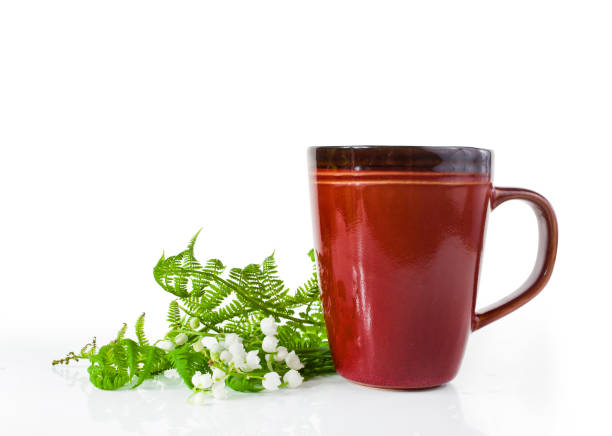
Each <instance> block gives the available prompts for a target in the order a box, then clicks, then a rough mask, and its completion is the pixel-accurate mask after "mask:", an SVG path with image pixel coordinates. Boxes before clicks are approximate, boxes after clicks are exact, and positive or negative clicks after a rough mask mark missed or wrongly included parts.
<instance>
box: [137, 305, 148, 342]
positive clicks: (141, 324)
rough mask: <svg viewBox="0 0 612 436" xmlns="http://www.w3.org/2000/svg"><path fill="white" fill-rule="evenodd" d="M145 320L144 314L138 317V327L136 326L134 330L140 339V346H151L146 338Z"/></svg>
mask: <svg viewBox="0 0 612 436" xmlns="http://www.w3.org/2000/svg"><path fill="white" fill-rule="evenodd" d="M144 318H145V314H144V312H143V314H142V315H140V316H139V317H138V320H137V321H136V325H135V326H134V330H136V337H137V338H138V344H139V345H149V341H148V340H147V337H146V336H145V332H144Z"/></svg>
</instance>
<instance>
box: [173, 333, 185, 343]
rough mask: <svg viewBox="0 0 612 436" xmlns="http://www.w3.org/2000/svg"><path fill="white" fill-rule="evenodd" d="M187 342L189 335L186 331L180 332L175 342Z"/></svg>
mask: <svg viewBox="0 0 612 436" xmlns="http://www.w3.org/2000/svg"><path fill="white" fill-rule="evenodd" d="M185 342H187V335H186V334H185V333H179V334H178V335H176V336H175V337H174V343H175V344H176V345H183V344H184V343H185Z"/></svg>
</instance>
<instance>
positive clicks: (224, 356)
mask: <svg viewBox="0 0 612 436" xmlns="http://www.w3.org/2000/svg"><path fill="white" fill-rule="evenodd" d="M219 357H220V358H221V360H222V361H224V362H230V361H231V360H232V358H233V356H232V353H230V352H229V351H228V350H223V351H221V354H220V355H219Z"/></svg>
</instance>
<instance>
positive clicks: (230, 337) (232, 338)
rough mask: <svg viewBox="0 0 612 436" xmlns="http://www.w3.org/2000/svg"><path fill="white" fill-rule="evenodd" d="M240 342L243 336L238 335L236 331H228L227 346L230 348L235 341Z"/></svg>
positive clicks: (226, 336)
mask: <svg viewBox="0 0 612 436" xmlns="http://www.w3.org/2000/svg"><path fill="white" fill-rule="evenodd" d="M236 342H240V343H242V338H241V337H240V336H238V335H237V334H236V333H228V334H226V335H225V346H226V347H227V348H229V347H230V346H231V345H232V344H233V343H236Z"/></svg>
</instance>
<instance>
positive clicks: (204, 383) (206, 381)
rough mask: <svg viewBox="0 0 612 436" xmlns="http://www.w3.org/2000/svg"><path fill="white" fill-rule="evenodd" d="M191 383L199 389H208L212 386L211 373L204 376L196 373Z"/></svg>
mask: <svg viewBox="0 0 612 436" xmlns="http://www.w3.org/2000/svg"><path fill="white" fill-rule="evenodd" d="M191 383H193V386H195V387H196V388H198V389H208V388H209V387H211V386H212V384H213V379H212V376H211V375H210V374H209V373H204V374H202V373H201V372H196V373H195V374H194V375H193V377H191Z"/></svg>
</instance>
